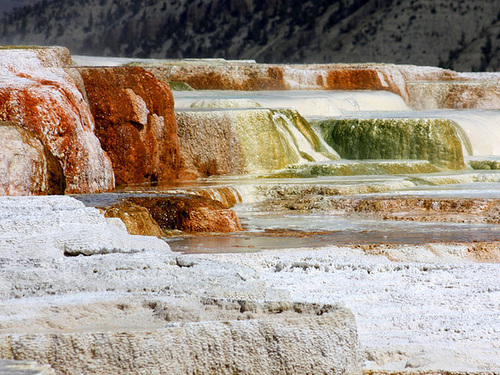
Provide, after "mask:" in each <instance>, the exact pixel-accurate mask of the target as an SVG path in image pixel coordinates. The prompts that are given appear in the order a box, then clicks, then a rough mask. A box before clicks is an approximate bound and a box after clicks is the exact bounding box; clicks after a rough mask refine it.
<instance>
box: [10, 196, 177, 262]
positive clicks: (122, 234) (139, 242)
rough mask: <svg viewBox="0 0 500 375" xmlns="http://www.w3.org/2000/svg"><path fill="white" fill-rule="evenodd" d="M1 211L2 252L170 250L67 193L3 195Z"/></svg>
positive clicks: (56, 254) (41, 254)
mask: <svg viewBox="0 0 500 375" xmlns="http://www.w3.org/2000/svg"><path fill="white" fill-rule="evenodd" d="M0 212H1V219H2V220H0V233H1V236H0V253H1V254H2V256H9V257H23V256H28V255H29V254H32V252H33V251H35V253H36V256H38V257H54V258H61V257H63V256H64V255H66V256H76V255H80V254H82V255H93V254H108V253H116V252H121V253H125V252H137V251H143V250H146V249H156V250H158V251H166V252H169V251H170V249H169V246H168V245H167V244H166V243H165V242H163V241H161V240H157V239H156V238H152V237H143V236H131V235H129V234H128V233H127V232H126V231H125V230H123V229H120V228H118V227H116V226H114V225H110V224H109V223H108V222H107V221H106V219H105V218H104V216H103V215H102V214H101V213H100V212H99V211H98V210H97V209H95V208H90V207H85V206H84V205H83V203H81V202H79V201H77V200H76V199H74V198H71V197H68V196H57V197H55V196H54V197H1V198H0ZM19 233H24V237H22V238H21V237H20V236H19ZM34 249H36V250H34Z"/></svg>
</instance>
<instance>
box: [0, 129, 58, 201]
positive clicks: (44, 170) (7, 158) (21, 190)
mask: <svg viewBox="0 0 500 375" xmlns="http://www.w3.org/2000/svg"><path fill="white" fill-rule="evenodd" d="M65 187H66V185H65V180H64V174H63V170H62V167H61V164H60V163H59V161H58V160H57V159H56V158H55V157H54V155H52V153H51V152H50V150H49V149H48V148H47V147H45V146H44V145H43V144H42V142H41V140H40V139H39V138H38V137H37V136H36V135H35V134H34V133H33V132H30V131H28V130H26V129H23V128H22V127H20V126H18V125H16V124H14V123H10V122H0V195H43V194H52V195H53V194H64V190H65Z"/></svg>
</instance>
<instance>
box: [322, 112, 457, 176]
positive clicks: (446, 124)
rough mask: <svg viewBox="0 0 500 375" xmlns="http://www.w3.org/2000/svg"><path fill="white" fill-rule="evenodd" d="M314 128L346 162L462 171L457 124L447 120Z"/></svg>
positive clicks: (346, 122) (381, 121) (352, 122)
mask: <svg viewBox="0 0 500 375" xmlns="http://www.w3.org/2000/svg"><path fill="white" fill-rule="evenodd" d="M317 126H318V128H319V129H320V132H321V134H322V136H323V138H324V139H325V141H326V142H327V143H328V144H329V145H330V146H332V147H333V148H334V149H335V150H336V151H337V152H338V153H339V154H340V156H342V157H343V158H346V159H361V160H363V159H424V160H429V161H430V162H431V163H433V164H435V165H437V166H439V167H443V168H447V169H455V170H456V169H465V163H464V156H463V151H462V144H461V142H460V139H459V136H458V132H457V130H456V127H457V125H456V124H454V123H453V122H452V121H449V120H442V119H441V120H439V119H346V120H327V121H324V122H320V123H318V124H317Z"/></svg>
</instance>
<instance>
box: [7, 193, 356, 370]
mask: <svg viewBox="0 0 500 375" xmlns="http://www.w3.org/2000/svg"><path fill="white" fill-rule="evenodd" d="M0 226H1V227H0V358H3V359H19V360H25V361H36V362H37V363H40V364H48V365H50V366H52V368H53V369H54V370H55V373H56V374H83V373H88V374H125V373H130V374H160V373H168V374H179V375H181V374H186V373H199V374H205V373H213V374H235V373H238V374H285V373H286V374H292V373H318V374H319V373H321V374H322V373H348V374H361V367H360V364H361V361H360V356H359V345H358V338H357V327H356V322H355V319H354V316H353V314H352V312H350V311H349V310H348V309H346V308H344V307H343V306H339V305H337V304H328V305H325V304H316V303H312V304H311V303H301V302H299V303H295V302H294V301H293V300H291V299H290V297H289V293H288V292H287V291H286V290H278V289H274V288H269V287H268V286H267V282H266V281H264V280H261V279H260V275H259V274H258V272H257V271H255V270H254V269H252V268H251V267H247V266H241V265H237V264H233V263H229V262H219V261H216V262H214V261H212V260H204V259H200V258H197V257H195V256H182V255H174V254H173V253H172V252H170V251H169V248H168V245H167V244H166V243H163V242H162V241H161V240H159V239H156V238H150V239H148V240H146V239H145V238H143V237H141V236H131V235H128V234H126V233H124V232H123V230H121V229H120V228H119V227H117V226H114V225H109V224H108V223H107V221H106V220H105V219H104V217H103V216H102V215H101V214H100V213H99V211H97V210H95V209H93V208H87V207H85V206H84V205H83V204H82V203H80V202H79V201H77V200H75V199H73V198H71V197H68V196H61V197H55V196H45V197H2V198H0ZM141 250H144V251H141ZM63 254H65V255H80V256H63ZM82 255H87V256H82Z"/></svg>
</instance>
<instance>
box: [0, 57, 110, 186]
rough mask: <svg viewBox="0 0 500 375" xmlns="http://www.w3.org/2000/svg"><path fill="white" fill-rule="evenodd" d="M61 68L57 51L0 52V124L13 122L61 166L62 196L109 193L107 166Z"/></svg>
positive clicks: (71, 79)
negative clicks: (33, 135) (36, 137)
mask: <svg viewBox="0 0 500 375" xmlns="http://www.w3.org/2000/svg"><path fill="white" fill-rule="evenodd" d="M66 52H67V50H66ZM63 55H64V56H65V55H66V54H63ZM67 55H68V56H69V53H67ZM64 64H65V61H63V60H62V59H61V49H57V48H54V49H51V48H48V49H42V48H40V49H0V120H2V121H12V122H15V123H16V124H19V125H20V126H21V127H23V128H25V129H27V130H30V131H32V132H34V133H35V134H36V135H37V136H38V137H39V138H40V140H41V141H42V142H43V144H44V145H46V146H47V147H48V148H49V150H50V152H51V153H52V154H53V155H54V156H55V157H56V158H57V159H58V160H59V161H60V163H61V165H62V168H63V171H64V176H65V180H66V193H94V192H101V191H107V190H111V189H113V187H114V176H113V170H112V168H111V162H110V160H109V158H108V156H107V155H106V153H104V152H103V150H102V148H101V145H100V143H99V140H98V139H97V138H96V136H95V134H94V122H93V118H92V115H91V114H90V110H89V107H88V105H87V103H86V101H85V100H84V98H83V96H82V93H81V92H80V91H79V90H78V87H77V82H76V80H75V78H74V77H73V76H71V75H70V74H68V73H67V72H66V71H65V70H64V69H63V68H62V66H64Z"/></svg>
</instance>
